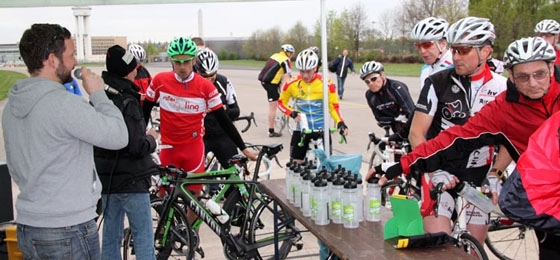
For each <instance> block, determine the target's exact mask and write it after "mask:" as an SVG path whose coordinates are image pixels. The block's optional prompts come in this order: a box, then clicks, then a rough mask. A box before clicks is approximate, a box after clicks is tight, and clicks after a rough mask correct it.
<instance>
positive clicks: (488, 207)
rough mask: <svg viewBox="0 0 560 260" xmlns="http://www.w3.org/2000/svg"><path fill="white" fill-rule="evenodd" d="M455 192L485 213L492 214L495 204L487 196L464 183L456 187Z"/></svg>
mask: <svg viewBox="0 0 560 260" xmlns="http://www.w3.org/2000/svg"><path fill="white" fill-rule="evenodd" d="M455 191H456V192H457V194H459V195H460V196H461V197H463V198H464V199H466V200H467V201H468V202H470V203H471V204H473V205H474V206H476V207H477V208H479V209H480V210H482V212H484V213H490V212H491V211H492V210H493V209H494V203H492V201H491V200H490V199H489V198H488V197H486V195H484V194H482V193H481V192H479V191H478V190H477V189H476V188H474V187H472V186H471V185H469V184H468V183H466V182H464V181H462V182H459V184H457V186H455Z"/></svg>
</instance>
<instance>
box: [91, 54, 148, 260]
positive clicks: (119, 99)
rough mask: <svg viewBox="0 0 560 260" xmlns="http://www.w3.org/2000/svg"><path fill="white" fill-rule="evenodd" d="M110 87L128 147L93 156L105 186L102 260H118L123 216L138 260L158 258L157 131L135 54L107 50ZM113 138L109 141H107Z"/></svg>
mask: <svg viewBox="0 0 560 260" xmlns="http://www.w3.org/2000/svg"><path fill="white" fill-rule="evenodd" d="M106 66H107V71H104V72H103V73H102V75H101V77H102V78H103V80H104V81H105V84H107V85H108V86H110V87H111V88H112V89H115V90H116V91H118V94H112V93H110V92H108V93H107V95H108V96H109V99H111V100H112V101H113V103H114V104H115V105H116V106H117V107H118V108H119V109H120V110H121V112H122V114H123V117H124V120H125V123H126V126H127V129H128V146H126V147H125V148H123V149H121V150H117V151H115V150H106V149H102V148H97V147H96V148H95V150H94V158H95V165H96V168H97V171H98V173H99V177H100V179H101V183H102V185H103V189H102V201H103V220H104V223H103V240H102V246H101V248H102V253H101V258H102V259H119V258H120V250H119V249H120V245H121V241H122V237H123V229H124V214H125V213H126V216H127V218H128V223H129V224H130V227H131V230H132V235H133V237H134V245H135V247H134V248H135V253H136V258H137V259H154V257H155V255H154V245H153V242H154V234H153V229H152V216H151V208H150V195H149V192H148V189H149V188H150V185H151V182H150V176H151V175H153V174H157V172H158V169H157V165H156V164H155V163H154V161H153V160H152V158H151V156H150V154H151V153H152V152H154V150H155V149H156V138H157V133H156V132H155V130H154V129H150V130H149V131H148V132H147V133H146V123H145V121H144V117H143V114H142V108H141V106H140V94H139V92H138V91H139V87H138V86H136V85H135V84H134V83H133V82H134V78H135V77H136V73H137V71H136V68H137V62H136V59H135V58H134V56H133V55H132V53H130V52H129V51H127V50H125V49H124V48H122V47H121V46H119V45H115V46H113V47H111V48H109V49H108V50H107V58H106ZM107 138H110V137H107Z"/></svg>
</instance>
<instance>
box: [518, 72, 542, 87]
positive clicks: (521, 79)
mask: <svg viewBox="0 0 560 260" xmlns="http://www.w3.org/2000/svg"><path fill="white" fill-rule="evenodd" d="M531 77H533V78H534V79H535V80H537V81H538V80H543V79H546V78H547V77H548V71H546V70H539V71H537V72H534V73H531V74H519V75H515V76H514V77H513V79H515V82H516V83H518V84H519V83H527V82H529V80H530V79H531Z"/></svg>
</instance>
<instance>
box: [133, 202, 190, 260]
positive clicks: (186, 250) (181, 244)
mask: <svg viewBox="0 0 560 260" xmlns="http://www.w3.org/2000/svg"><path fill="white" fill-rule="evenodd" d="M151 206H152V222H153V224H152V226H153V227H154V234H155V235H154V236H155V241H156V244H157V243H158V241H161V238H162V236H163V232H156V231H155V229H156V227H157V225H158V221H159V219H160V213H161V210H162V209H163V204H162V199H160V198H157V199H154V200H152V202H151ZM173 209H174V215H173V222H172V227H171V230H170V232H171V233H170V234H169V235H168V239H170V241H171V242H170V243H169V246H168V247H161V246H156V250H155V251H156V259H158V260H161V259H183V258H184V257H185V256H187V259H191V258H192V257H193V256H194V252H195V250H194V247H195V245H196V244H197V243H198V241H196V239H198V237H197V235H196V233H195V232H194V231H192V228H191V226H190V223H189V222H188V221H187V217H186V215H185V210H184V208H183V207H181V206H179V205H178V204H174V205H173ZM123 259H124V260H135V259H136V255H135V252H134V238H133V237H132V232H130V229H129V228H127V229H125V234H124V239H123Z"/></svg>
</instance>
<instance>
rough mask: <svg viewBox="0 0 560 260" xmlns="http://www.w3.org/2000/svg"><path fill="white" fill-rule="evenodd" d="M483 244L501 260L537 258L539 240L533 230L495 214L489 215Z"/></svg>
mask: <svg viewBox="0 0 560 260" xmlns="http://www.w3.org/2000/svg"><path fill="white" fill-rule="evenodd" d="M485 244H486V246H487V247H488V249H490V251H491V252H492V253H493V254H494V255H495V256H496V257H498V258H499V259H502V260H512V259H515V260H518V259H519V260H525V259H538V258H539V241H538V239H537V236H536V235H535V231H534V230H533V229H532V228H530V227H528V226H525V225H523V224H519V223H516V222H513V221H512V220H510V219H508V218H506V217H503V216H499V215H497V214H492V215H491V218H490V223H489V225H488V236H487V237H486V241H485Z"/></svg>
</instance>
